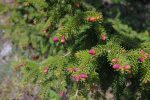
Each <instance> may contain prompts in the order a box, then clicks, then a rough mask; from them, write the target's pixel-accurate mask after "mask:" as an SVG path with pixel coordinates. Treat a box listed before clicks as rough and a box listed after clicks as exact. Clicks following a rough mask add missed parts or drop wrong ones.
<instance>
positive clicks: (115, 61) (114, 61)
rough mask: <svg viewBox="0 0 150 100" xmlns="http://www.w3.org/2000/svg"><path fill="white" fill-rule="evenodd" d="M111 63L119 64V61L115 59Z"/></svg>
mask: <svg viewBox="0 0 150 100" xmlns="http://www.w3.org/2000/svg"><path fill="white" fill-rule="evenodd" d="M111 62H112V63H117V62H119V60H118V59H117V58H114V59H112V60H111Z"/></svg>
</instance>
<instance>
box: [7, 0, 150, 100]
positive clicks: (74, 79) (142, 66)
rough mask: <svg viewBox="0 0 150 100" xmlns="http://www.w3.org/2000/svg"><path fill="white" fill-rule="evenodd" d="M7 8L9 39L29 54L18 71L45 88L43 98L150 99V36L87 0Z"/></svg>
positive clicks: (33, 0) (35, 1) (24, 1)
mask: <svg viewBox="0 0 150 100" xmlns="http://www.w3.org/2000/svg"><path fill="white" fill-rule="evenodd" d="M113 1H114V2H115V3H117V2H118V3H119V1H120V0H113ZM124 1H125V0H124ZM6 8H7V9H9V10H10V11H11V17H10V23H11V26H9V27H8V28H6V33H5V36H6V37H10V38H11V39H12V41H13V43H14V47H15V48H16V50H17V51H19V53H20V55H23V56H22V57H20V59H19V61H17V62H15V64H14V69H15V70H16V71H20V73H21V74H22V75H23V81H25V82H31V83H34V84H38V85H39V86H40V97H41V98H42V99H44V100H52V99H51V98H54V99H58V100H59V99H62V100H66V99H67V98H68V99H70V100H72V99H77V100H85V99H89V100H91V99H94V100H98V99H102V98H103V99H105V97H104V94H105V93H106V91H107V90H108V88H109V87H112V89H113V94H114V98H115V99H116V100H121V99H123V98H124V99H129V100H135V99H137V98H138V97H139V98H141V99H146V100H148V99H149V98H150V97H149V91H150V89H149V85H150V38H149V33H148V31H141V32H140V31H136V30H134V29H133V28H131V27H130V26H129V25H128V24H127V23H124V22H123V21H122V20H120V18H119V17H120V16H117V17H115V18H107V17H106V18H105V16H107V13H104V15H105V16H104V17H103V14H102V13H101V12H100V11H99V10H98V8H99V7H98V6H96V7H94V6H92V5H90V3H87V2H86V1H84V0H17V1H16V2H15V3H14V6H13V7H6ZM108 15H109V14H108ZM10 27H11V28H10ZM59 94H60V95H59Z"/></svg>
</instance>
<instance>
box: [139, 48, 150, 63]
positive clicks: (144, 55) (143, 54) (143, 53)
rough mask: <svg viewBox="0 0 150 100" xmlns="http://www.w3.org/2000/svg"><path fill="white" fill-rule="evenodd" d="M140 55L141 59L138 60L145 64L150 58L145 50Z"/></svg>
mask: <svg viewBox="0 0 150 100" xmlns="http://www.w3.org/2000/svg"><path fill="white" fill-rule="evenodd" d="M140 55H141V57H140V58H138V61H139V62H144V61H145V60H146V59H147V58H148V57H149V54H148V53H146V52H145V51H144V50H141V51H140Z"/></svg>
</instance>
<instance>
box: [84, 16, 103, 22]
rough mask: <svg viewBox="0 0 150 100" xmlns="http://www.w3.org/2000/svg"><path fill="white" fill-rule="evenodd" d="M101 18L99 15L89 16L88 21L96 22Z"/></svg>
mask: <svg viewBox="0 0 150 100" xmlns="http://www.w3.org/2000/svg"><path fill="white" fill-rule="evenodd" d="M99 19H100V16H97V17H88V18H87V19H86V20H87V21H88V22H96V21H98V20H99Z"/></svg>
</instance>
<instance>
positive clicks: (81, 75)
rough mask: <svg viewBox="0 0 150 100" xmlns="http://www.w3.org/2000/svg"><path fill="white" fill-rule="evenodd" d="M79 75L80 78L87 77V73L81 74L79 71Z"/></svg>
mask: <svg viewBox="0 0 150 100" xmlns="http://www.w3.org/2000/svg"><path fill="white" fill-rule="evenodd" d="M79 76H80V78H83V79H86V78H87V77H88V76H87V74H83V73H81V74H80V75H79Z"/></svg>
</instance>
